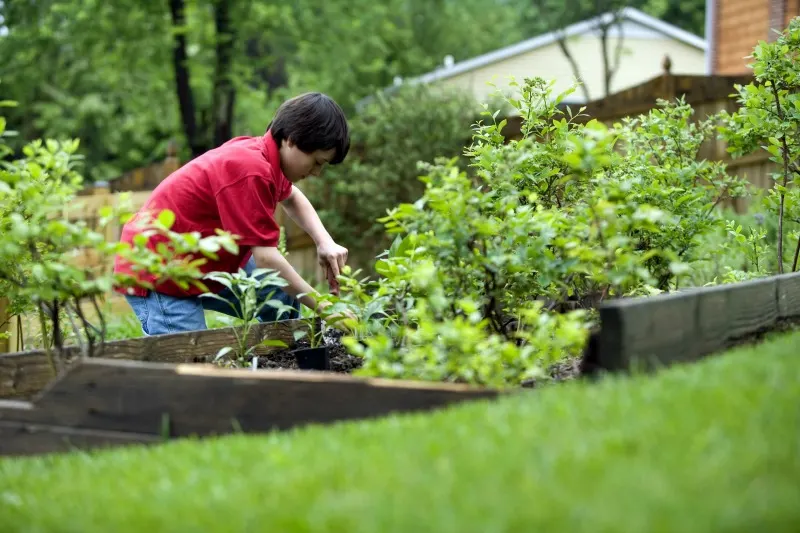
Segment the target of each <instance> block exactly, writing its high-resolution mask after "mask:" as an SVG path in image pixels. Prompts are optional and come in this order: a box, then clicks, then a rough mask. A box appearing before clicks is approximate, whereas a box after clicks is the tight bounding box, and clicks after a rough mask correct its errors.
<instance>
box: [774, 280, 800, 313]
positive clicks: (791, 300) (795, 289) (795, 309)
mask: <svg viewBox="0 0 800 533" xmlns="http://www.w3.org/2000/svg"><path fill="white" fill-rule="evenodd" d="M798 316H800V272H795V273H793V274H785V275H783V276H780V277H778V318H794V317H798Z"/></svg>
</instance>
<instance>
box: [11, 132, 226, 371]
mask: <svg viewBox="0 0 800 533" xmlns="http://www.w3.org/2000/svg"><path fill="white" fill-rule="evenodd" d="M4 127H5V122H4V121H3V120H2V117H0V134H5V133H7V132H4ZM2 139H3V137H0V234H2V235H3V237H4V238H3V239H2V241H0V291H2V293H3V294H5V295H6V296H8V298H9V299H10V301H11V302H12V309H13V310H14V311H15V312H25V311H28V312H30V311H32V312H35V313H36V314H37V316H38V319H39V324H40V327H41V332H42V336H43V342H42V344H43V346H44V348H45V350H46V351H47V354H48V357H49V359H50V362H51V366H52V368H53V370H54V371H55V372H58V367H59V365H60V363H61V362H62V357H61V356H62V353H63V345H64V338H65V331H64V330H65V327H64V321H65V320H66V322H67V323H68V327H69V328H71V331H72V333H73V335H74V337H73V338H74V339H75V340H76V341H77V342H78V344H79V345H80V351H81V354H82V356H84V357H90V356H92V355H94V354H95V346H96V345H98V344H99V346H100V347H101V349H102V345H103V341H104V339H105V334H106V323H105V319H104V316H103V315H104V313H103V312H102V310H101V309H100V307H99V304H98V299H99V298H101V297H102V296H103V295H104V294H107V293H108V292H109V291H110V290H111V289H112V288H113V287H114V286H117V285H118V286H123V287H125V286H127V287H130V286H133V285H137V284H140V285H145V286H148V285H147V284H141V283H137V282H136V281H135V280H133V279H132V278H131V277H129V276H116V275H114V274H113V273H107V272H102V271H94V270H89V269H86V268H85V267H83V266H82V265H80V264H79V263H77V262H76V261H75V259H76V258H77V257H78V256H79V254H81V253H83V252H84V251H85V250H86V249H92V250H94V252H96V253H97V254H98V256H99V257H100V258H101V259H103V258H106V259H108V258H110V257H113V255H114V254H119V255H120V256H121V257H123V258H125V259H127V260H128V261H130V262H131V263H132V264H133V265H134V269H136V270H139V269H146V270H148V271H150V272H154V273H157V274H159V275H161V276H164V277H166V278H168V279H172V280H173V281H175V282H176V283H178V284H180V285H181V286H188V285H189V283H194V284H197V283H199V282H198V281H197V279H196V278H197V277H199V275H200V272H199V269H198V266H199V265H201V264H202V263H203V262H204V261H205V260H206V259H205V257H216V252H217V251H218V250H219V249H220V248H222V247H224V248H226V249H228V250H234V251H235V250H236V249H237V246H236V244H235V241H234V239H233V236H231V235H228V234H225V233H223V232H220V233H219V234H218V235H214V236H209V237H205V238H201V236H200V235H199V234H194V233H190V234H176V233H174V232H172V231H170V229H169V228H170V226H171V224H172V222H173V221H174V215H173V214H172V213H171V212H170V211H162V212H161V213H159V214H158V215H157V216H156V217H152V216H150V215H148V214H144V215H143V216H142V217H141V220H140V222H141V223H142V224H144V225H145V227H146V228H147V233H148V234H152V233H157V234H159V235H161V237H162V240H163V241H164V242H161V243H160V244H159V245H158V247H157V249H158V250H159V251H160V252H162V255H157V254H156V253H154V251H153V250H150V249H148V248H147V246H146V245H145V243H144V242H143V241H144V238H143V237H140V238H137V240H136V242H135V243H134V244H133V246H129V245H127V244H124V243H118V242H106V241H105V239H104V236H103V233H102V229H103V228H104V227H105V225H106V224H108V223H109V222H110V221H111V220H114V219H116V220H118V221H120V222H125V221H127V220H128V219H129V218H130V217H131V213H130V209H129V208H128V207H127V205H126V197H125V195H123V196H122V197H121V199H120V202H119V204H118V205H117V206H116V207H114V208H111V207H108V208H106V209H103V211H102V213H101V218H100V220H99V221H98V222H99V224H98V226H99V228H98V230H93V229H91V228H89V227H88V226H87V224H86V222H84V221H81V220H77V221H76V220H71V219H70V218H69V217H68V216H66V213H65V206H74V205H76V204H80V199H79V198H78V191H79V190H80V188H81V185H82V178H81V176H80V174H79V173H78V172H77V171H76V169H75V165H76V162H77V161H78V160H79V158H78V157H76V156H75V153H76V150H77V149H78V141H77V140H72V141H64V142H61V143H59V142H56V141H53V140H49V139H48V140H46V141H42V140H37V141H34V142H31V143H28V144H26V145H25V146H24V147H23V149H22V154H21V155H20V156H16V157H15V154H14V153H13V152H12V150H11V149H10V148H9V147H8V146H7V145H5V144H3V141H2ZM197 255H200V256H201V257H196V256H197ZM85 305H89V306H90V307H91V308H92V309H93V310H94V311H95V312H96V314H97V317H98V318H97V321H98V322H99V323H93V322H92V321H90V320H89V319H88V317H87V313H86V310H85V308H84V306H85ZM53 349H54V352H53ZM54 356H55V357H54Z"/></svg>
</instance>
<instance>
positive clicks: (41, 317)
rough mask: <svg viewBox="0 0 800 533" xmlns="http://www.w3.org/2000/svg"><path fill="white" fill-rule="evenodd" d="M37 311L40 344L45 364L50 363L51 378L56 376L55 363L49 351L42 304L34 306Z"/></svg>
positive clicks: (51, 352)
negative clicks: (42, 345)
mask: <svg viewBox="0 0 800 533" xmlns="http://www.w3.org/2000/svg"><path fill="white" fill-rule="evenodd" d="M36 307H37V308H38V310H39V325H41V327H42V343H43V344H44V353H45V355H46V356H47V362H48V363H50V368H51V369H52V370H53V376H57V375H58V369H57V368H56V362H55V361H54V360H53V351H52V350H51V349H50V340H49V337H48V334H47V317H46V316H45V315H44V307H43V304H39V305H37V306H36Z"/></svg>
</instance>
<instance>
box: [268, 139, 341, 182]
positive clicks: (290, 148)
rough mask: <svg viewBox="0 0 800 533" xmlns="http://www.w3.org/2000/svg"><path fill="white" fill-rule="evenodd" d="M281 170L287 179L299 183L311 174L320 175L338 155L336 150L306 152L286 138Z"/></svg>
mask: <svg viewBox="0 0 800 533" xmlns="http://www.w3.org/2000/svg"><path fill="white" fill-rule="evenodd" d="M280 155H281V170H283V174H284V176H286V179H288V180H289V181H291V182H292V183H297V182H298V181H300V180H304V179H306V178H307V177H309V176H319V175H320V174H321V173H322V168H323V167H324V166H325V165H326V164H328V163H329V162H330V160H331V159H333V157H334V156H335V155H336V150H334V149H333V148H331V149H330V150H317V151H315V152H312V153H310V154H307V153H305V152H304V151H302V150H301V149H300V148H298V147H297V145H296V144H294V143H293V142H292V141H291V140H288V139H284V140H283V142H282V143H281V148H280Z"/></svg>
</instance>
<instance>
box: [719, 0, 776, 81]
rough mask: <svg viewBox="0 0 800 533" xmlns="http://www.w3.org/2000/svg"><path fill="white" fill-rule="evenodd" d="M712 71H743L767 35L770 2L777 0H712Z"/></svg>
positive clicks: (724, 72)
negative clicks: (754, 49) (713, 16)
mask: <svg viewBox="0 0 800 533" xmlns="http://www.w3.org/2000/svg"><path fill="white" fill-rule="evenodd" d="M715 1H716V17H715V21H714V22H715V23H714V41H715V46H714V66H713V70H714V74H719V75H737V74H747V73H749V72H750V70H749V69H748V68H747V64H748V63H749V60H747V59H745V58H746V57H747V56H749V55H750V54H751V53H752V51H753V47H754V46H755V45H756V44H758V41H760V40H766V39H767V38H768V36H769V32H768V29H769V26H770V11H771V9H770V8H771V7H772V6H771V4H772V3H773V2H776V1H781V0H715Z"/></svg>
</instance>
